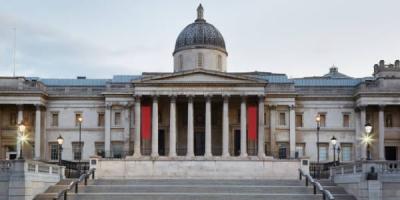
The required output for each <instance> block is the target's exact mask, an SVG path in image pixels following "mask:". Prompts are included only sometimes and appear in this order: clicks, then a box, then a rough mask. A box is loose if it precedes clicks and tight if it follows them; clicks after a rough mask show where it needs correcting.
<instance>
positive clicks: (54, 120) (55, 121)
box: [51, 113, 58, 127]
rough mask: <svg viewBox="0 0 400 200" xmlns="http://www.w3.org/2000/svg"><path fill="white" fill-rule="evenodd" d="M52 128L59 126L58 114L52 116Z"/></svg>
mask: <svg viewBox="0 0 400 200" xmlns="http://www.w3.org/2000/svg"><path fill="white" fill-rule="evenodd" d="M51 126H54V127H57V126H58V113H52V114H51Z"/></svg>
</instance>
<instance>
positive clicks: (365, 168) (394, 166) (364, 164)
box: [330, 160, 400, 177]
mask: <svg viewBox="0 0 400 200" xmlns="http://www.w3.org/2000/svg"><path fill="white" fill-rule="evenodd" d="M371 166H373V167H374V168H375V171H376V172H377V173H382V174H394V173H400V161H372V160H371V161H357V162H354V163H348V164H344V165H340V166H334V167H331V169H330V174H331V177H332V176H335V175H346V174H360V173H368V172H369V171H370V167H371Z"/></svg>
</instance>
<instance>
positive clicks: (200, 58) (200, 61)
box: [197, 53, 204, 67]
mask: <svg viewBox="0 0 400 200" xmlns="http://www.w3.org/2000/svg"><path fill="white" fill-rule="evenodd" d="M203 59H204V58H203V53H198V54H197V67H203Z"/></svg>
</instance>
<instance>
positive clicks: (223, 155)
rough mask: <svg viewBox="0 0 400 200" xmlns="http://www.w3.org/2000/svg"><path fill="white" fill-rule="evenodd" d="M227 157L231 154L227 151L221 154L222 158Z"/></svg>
mask: <svg viewBox="0 0 400 200" xmlns="http://www.w3.org/2000/svg"><path fill="white" fill-rule="evenodd" d="M229 157H231V154H229V153H224V154H222V158H229Z"/></svg>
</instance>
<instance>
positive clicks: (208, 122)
mask: <svg viewBox="0 0 400 200" xmlns="http://www.w3.org/2000/svg"><path fill="white" fill-rule="evenodd" d="M205 142H206V149H205V154H204V156H205V157H211V156H212V153H211V96H206V138H205Z"/></svg>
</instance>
